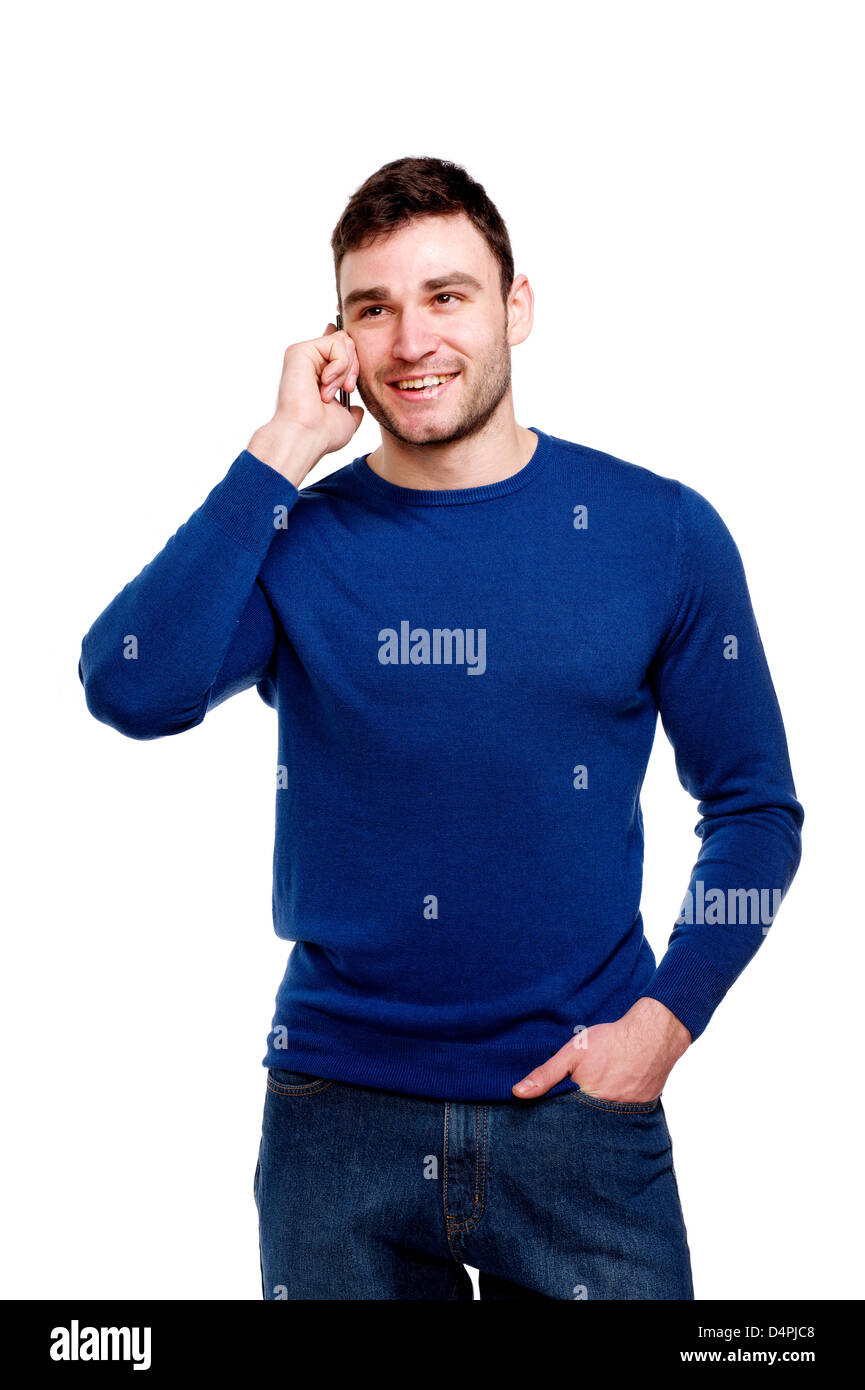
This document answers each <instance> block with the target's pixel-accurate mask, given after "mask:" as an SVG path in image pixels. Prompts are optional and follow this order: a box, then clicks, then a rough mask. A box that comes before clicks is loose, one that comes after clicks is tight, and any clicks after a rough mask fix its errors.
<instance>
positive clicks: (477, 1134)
mask: <svg viewBox="0 0 865 1390" xmlns="http://www.w3.org/2000/svg"><path fill="white" fill-rule="evenodd" d="M253 1190H254V1195H255V1202H256V1206H257V1208H258V1218H259V1249H260V1256H261V1284H262V1295H263V1297H264V1298H265V1299H318V1300H330V1299H448V1300H462V1299H471V1298H472V1297H473V1291H472V1285H471V1280H470V1278H469V1276H468V1273H467V1271H466V1269H465V1265H467V1264H468V1265H473V1266H474V1267H475V1268H476V1269H477V1270H478V1271H479V1275H480V1277H479V1286H480V1296H481V1298H482V1299H483V1298H491V1299H537V1298H546V1299H549V1298H555V1299H617V1298H627V1299H693V1297H694V1291H693V1284H692V1282H691V1262H690V1253H689V1250H688V1242H687V1237H686V1232H685V1224H684V1220H683V1217H682V1209H681V1205H680V1202H679V1193H678V1188H677V1184H676V1175H675V1171H674V1168H673V1153H672V1145H671V1141H670V1134H669V1130H668V1129H667V1121H666V1118H665V1115H664V1108H663V1105H662V1103H661V1100H660V1098H658V1099H657V1100H655V1101H650V1102H648V1103H646V1104H642V1103H640V1104H637V1103H633V1104H631V1103H629V1104H623V1103H620V1102H618V1101H609V1100H597V1099H594V1098H592V1097H590V1096H588V1095H586V1094H584V1093H583V1092H581V1091H580V1089H579V1087H577V1086H576V1085H574V1089H573V1090H572V1091H567V1092H565V1093H563V1094H560V1095H556V1096H544V1097H541V1099H539V1100H533V1101H532V1100H529V1101H519V1100H516V1099H514V1100H513V1101H492V1102H481V1103H478V1104H474V1103H471V1102H465V1101H446V1102H445V1101H440V1100H428V1099H424V1098H422V1097H419V1096H407V1095H395V1094H392V1093H391V1092H387V1091H377V1090H372V1089H369V1088H367V1087H365V1086H356V1085H348V1084H347V1083H345V1082H339V1081H330V1080H327V1079H325V1078H320V1077H314V1076H306V1075H304V1074H303V1073H301V1072H293V1071H282V1070H278V1069H275V1068H273V1069H270V1070H269V1071H268V1073H267V1089H266V1093H265V1104H264V1117H263V1122H262V1132H261V1144H260V1147H259V1152H258V1163H257V1164H256V1169H255V1178H254V1183H253Z"/></svg>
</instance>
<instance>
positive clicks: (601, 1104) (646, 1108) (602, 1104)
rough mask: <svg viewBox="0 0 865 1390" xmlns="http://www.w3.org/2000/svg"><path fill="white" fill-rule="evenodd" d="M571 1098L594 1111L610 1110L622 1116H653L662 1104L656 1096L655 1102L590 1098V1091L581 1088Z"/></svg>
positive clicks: (599, 1097) (600, 1097)
mask: <svg viewBox="0 0 865 1390" xmlns="http://www.w3.org/2000/svg"><path fill="white" fill-rule="evenodd" d="M571 1098H572V1100H578V1101H579V1102H580V1103H581V1104H582V1105H590V1106H591V1107H592V1109H593V1110H609V1111H610V1112H611V1113H613V1114H620V1115H651V1114H653V1113H654V1112H655V1111H656V1110H657V1109H658V1107H659V1106H660V1104H661V1097H660V1096H655V1099H654V1100H604V1098H603V1097H602V1096H590V1095H589V1093H588V1091H581V1090H580V1089H579V1087H577V1089H576V1090H575V1091H574V1092H573V1094H572V1097H571Z"/></svg>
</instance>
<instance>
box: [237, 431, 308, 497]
mask: <svg viewBox="0 0 865 1390" xmlns="http://www.w3.org/2000/svg"><path fill="white" fill-rule="evenodd" d="M246 448H247V452H248V453H250V454H253V455H254V456H255V458H257V459H260V460H261V462H262V463H266V464H267V465H268V466H269V467H270V468H274V469H275V470H276V472H277V473H281V474H282V475H283V477H284V478H287V479H288V481H289V482H290V483H293V484H294V486H295V487H296V488H299V487H300V485H301V483H302V482H303V480H304V478H305V477H306V475H307V473H309V472H310V470H311V469H313V468H314V467H315V465H316V464H317V463H318V461H319V459H321V458H323V457H324V454H325V452H326V451H325V450H324V449H322V448H321V446H320V444H319V441H318V440H317V439H315V438H314V437H313V436H312V435H311V434H310V432H309V430H306V429H304V428H303V426H302V425H293V424H290V423H285V422H283V421H279V420H276V419H273V420H270V421H269V422H268V423H267V424H266V425H262V426H261V427H260V429H257V430H256V431H255V433H254V434H253V436H252V438H251V439H250V441H249V443H248V444H247V446H246Z"/></svg>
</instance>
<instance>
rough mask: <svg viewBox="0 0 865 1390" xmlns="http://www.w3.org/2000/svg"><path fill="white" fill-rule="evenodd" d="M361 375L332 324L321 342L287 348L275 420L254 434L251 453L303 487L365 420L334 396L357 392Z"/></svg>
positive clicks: (343, 336)
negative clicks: (340, 390)
mask: <svg viewBox="0 0 865 1390" xmlns="http://www.w3.org/2000/svg"><path fill="white" fill-rule="evenodd" d="M359 371H360V364H359V362H358V356H357V349H356V348H355V345H354V343H353V342H352V340H351V338H350V337H349V336H348V334H347V333H346V332H345V331H344V330H338V329H337V327H336V325H335V324H333V323H329V324H328V325H327V328H326V329H325V331H324V334H323V336H322V337H321V338H311V339H309V341H308V342H305V343H293V344H292V345H291V347H289V348H286V350H285V356H284V357H283V360H282V379H281V380H280V383H279V392H278V394H277V400H276V410H275V412H274V415H273V419H272V420H270V421H268V423H267V424H266V425H262V426H261V428H260V429H257V430H256V431H255V434H254V435H253V436H252V438H251V439H250V441H249V443H248V444H247V446H246V447H247V449H248V450H249V452H250V453H251V454H254V455H255V457H256V458H259V459H261V461H262V463H267V464H269V465H270V467H271V468H275V469H276V470H277V472H279V473H282V474H283V475H284V476H285V477H286V478H288V480H289V482H292V483H294V485H295V487H297V488H299V487H300V484H301V483H302V481H303V479H304V478H305V477H306V475H307V473H309V472H310V470H311V469H312V468H314V467H315V465H316V464H317V463H318V461H319V459H322V458H324V456H325V454H332V453H334V452H335V451H336V450H337V449H342V448H344V447H345V445H346V444H348V442H349V440H350V439H351V438H352V436H353V435H354V433H355V431H356V430H357V428H358V426H359V424H360V422H361V420H362V419H363V415H364V412H363V408H362V407H361V406H359V405H353V406H352V407H351V408H350V410H346V408H345V406H344V405H340V403H339V399H338V397H337V394H336V393H337V391H338V390H339V389H340V388H342V389H343V390H344V391H353V390H354V388H355V386H356V385H357V378H358V373H359Z"/></svg>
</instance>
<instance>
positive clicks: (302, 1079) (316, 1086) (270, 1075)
mask: <svg viewBox="0 0 865 1390" xmlns="http://www.w3.org/2000/svg"><path fill="white" fill-rule="evenodd" d="M332 1085H333V1082H332V1081H331V1080H329V1079H328V1078H327V1077H325V1076H309V1075H308V1074H307V1073H306V1072H303V1071H286V1070H284V1069H283V1068H282V1067H268V1069H267V1089H268V1090H269V1091H272V1092H273V1094H274V1095H277V1096H315V1095H318V1094H319V1092H320V1091H326V1090H327V1088H328V1086H332Z"/></svg>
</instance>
